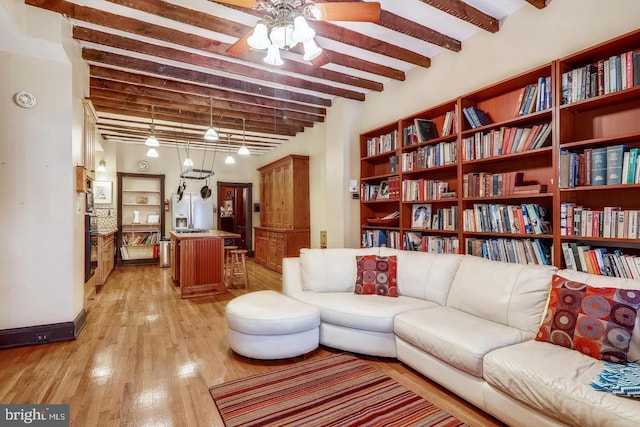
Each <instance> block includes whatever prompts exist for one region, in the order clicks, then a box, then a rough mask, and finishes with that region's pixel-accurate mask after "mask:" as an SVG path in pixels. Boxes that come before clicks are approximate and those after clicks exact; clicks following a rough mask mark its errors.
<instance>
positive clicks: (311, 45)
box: [302, 40, 322, 61]
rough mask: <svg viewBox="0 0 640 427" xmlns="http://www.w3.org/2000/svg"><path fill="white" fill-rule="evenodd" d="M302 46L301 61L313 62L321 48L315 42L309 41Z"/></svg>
mask: <svg viewBox="0 0 640 427" xmlns="http://www.w3.org/2000/svg"><path fill="white" fill-rule="evenodd" d="M302 45H303V46H304V56H303V57H302V59H304V60H305V61H313V60H314V59H316V58H317V57H318V56H320V54H321V53H322V48H321V47H320V46H318V44H317V43H316V42H315V40H309V41H307V42H304V43H303V44H302Z"/></svg>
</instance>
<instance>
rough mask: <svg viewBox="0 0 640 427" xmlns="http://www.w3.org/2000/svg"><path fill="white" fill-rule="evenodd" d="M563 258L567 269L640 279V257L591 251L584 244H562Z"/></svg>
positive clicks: (597, 250) (606, 251) (614, 252)
mask: <svg viewBox="0 0 640 427" xmlns="http://www.w3.org/2000/svg"><path fill="white" fill-rule="evenodd" d="M562 256H563V258H564V263H565V266H566V267H567V269H570V270H576V271H582V272H584V273H590V274H598V275H601V276H610V277H623V278H626V279H640V257H638V256H635V255H626V254H624V253H622V251H621V250H619V249H616V250H614V251H613V252H609V250H608V249H607V248H594V249H591V247H590V246H589V245H586V244H583V243H573V242H571V243H569V242H562Z"/></svg>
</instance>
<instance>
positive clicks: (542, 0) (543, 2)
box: [527, 0, 547, 9]
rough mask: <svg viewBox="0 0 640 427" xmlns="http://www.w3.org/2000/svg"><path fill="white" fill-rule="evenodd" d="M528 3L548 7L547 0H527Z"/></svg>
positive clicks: (540, 7)
mask: <svg viewBox="0 0 640 427" xmlns="http://www.w3.org/2000/svg"><path fill="white" fill-rule="evenodd" d="M527 3H529V4H531V5H533V6H535V7H537V8H538V9H544V8H545V7H547V0H527Z"/></svg>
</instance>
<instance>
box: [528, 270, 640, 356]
mask: <svg viewBox="0 0 640 427" xmlns="http://www.w3.org/2000/svg"><path fill="white" fill-rule="evenodd" d="M639 306H640V291H638V290H632V289H629V290H626V289H617V288H596V287H592V286H589V285H587V284H585V283H580V282H575V281H572V280H569V279H565V278H564V277H561V276H558V275H556V274H554V275H553V287H552V289H551V296H550V299H549V307H548V309H547V314H546V316H545V319H544V321H543V323H542V325H541V326H540V330H539V331H538V335H536V340H537V341H544V342H550V343H552V344H557V345H561V346H563V347H567V348H570V349H573V350H578V351H580V352H581V353H584V354H586V355H587V356H591V357H594V358H596V359H600V360H607V361H610V362H616V363H626V361H627V352H628V350H629V343H630V342H631V334H632V332H633V327H634V325H635V322H636V316H637V315H638V307H639Z"/></svg>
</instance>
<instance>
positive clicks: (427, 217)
mask: <svg viewBox="0 0 640 427" xmlns="http://www.w3.org/2000/svg"><path fill="white" fill-rule="evenodd" d="M431 220H432V219H431V204H430V203H416V204H413V205H412V206H411V228H422V229H425V230H428V229H430V228H431Z"/></svg>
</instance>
